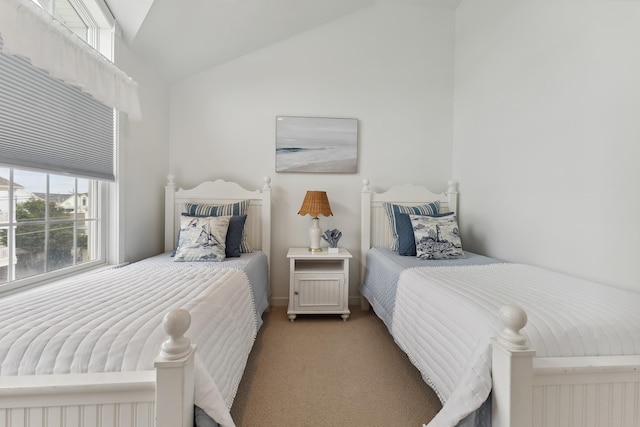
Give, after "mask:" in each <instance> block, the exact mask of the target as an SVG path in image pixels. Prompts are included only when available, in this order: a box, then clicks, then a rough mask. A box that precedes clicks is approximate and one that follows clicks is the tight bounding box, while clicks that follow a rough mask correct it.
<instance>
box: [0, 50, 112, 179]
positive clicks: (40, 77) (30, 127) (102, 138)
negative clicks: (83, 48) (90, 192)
mask: <svg viewBox="0 0 640 427" xmlns="http://www.w3.org/2000/svg"><path fill="white" fill-rule="evenodd" d="M2 48H3V46H2V39H1V38H0V163H4V164H7V165H12V166H22V167H27V168H33V169H38V170H43V171H47V172H52V173H61V174H69V175H75V176H81V177H86V178H94V179H102V180H111V181H113V180H115V174H114V161H115V160H114V159H115V146H114V110H113V108H111V107H107V106H105V105H104V104H102V103H101V102H99V101H97V100H96V99H95V98H93V97H92V96H91V95H88V94H87V93H85V92H82V91H81V90H80V89H78V88H77V87H74V86H71V85H68V84H66V83H64V82H62V81H61V80H59V79H56V78H53V77H51V76H50V75H49V74H48V73H47V72H46V71H43V70H41V69H39V68H36V67H34V66H33V65H31V63H30V62H29V61H28V60H27V59H25V58H23V57H20V56H16V55H12V54H9V53H7V52H5V51H4V50H3V49H2ZM61 60H64V59H63V58H61Z"/></svg>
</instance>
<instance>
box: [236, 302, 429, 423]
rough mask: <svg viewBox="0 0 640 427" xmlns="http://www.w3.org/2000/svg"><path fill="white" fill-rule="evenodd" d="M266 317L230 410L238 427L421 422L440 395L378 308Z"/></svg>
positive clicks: (280, 310)
mask: <svg viewBox="0 0 640 427" xmlns="http://www.w3.org/2000/svg"><path fill="white" fill-rule="evenodd" d="M350 309H351V317H350V318H349V320H347V321H346V322H343V321H342V320H341V319H340V317H339V316H333V315H304V316H298V317H297V319H296V320H295V322H293V323H291V322H289V320H288V318H287V313H286V307H273V308H272V309H271V311H270V312H269V313H265V315H264V319H265V323H264V326H263V327H262V329H261V330H260V331H259V333H258V338H257V340H256V343H255V346H254V348H253V351H252V353H251V355H250V356H249V361H248V362H247V367H246V370H245V373H244V376H243V379H242V382H241V383H240V387H239V389H238V393H237V395H236V398H235V401H234V404H233V407H232V409H231V415H232V416H233V419H234V420H235V422H236V425H237V426H238V427H270V426H274V427H275V426H278V427H316V426H318V427H320V426H322V427H335V426H348V427H360V426H362V427H365V426H366V427H376V426H380V427H382V426H384V427H410V426H415V427H420V426H422V424H423V423H427V422H428V421H429V420H431V418H432V417H433V416H434V415H435V414H436V412H437V411H438V410H439V409H440V402H439V400H438V398H437V397H436V395H435V394H434V393H433V391H432V390H431V389H430V388H429V387H428V386H427V385H426V384H425V383H424V382H423V380H422V378H421V376H420V373H419V372H418V370H417V369H416V368H415V367H414V366H413V365H411V363H410V362H409V359H408V358H407V356H406V355H405V354H404V353H403V352H402V351H401V350H400V349H399V348H398V347H397V346H396V344H395V343H394V342H393V338H391V335H389V332H388V331H387V329H386V327H385V326H384V324H383V323H382V321H380V319H378V318H377V317H376V316H375V315H374V313H373V312H371V311H368V312H363V311H361V310H360V308H359V307H350Z"/></svg>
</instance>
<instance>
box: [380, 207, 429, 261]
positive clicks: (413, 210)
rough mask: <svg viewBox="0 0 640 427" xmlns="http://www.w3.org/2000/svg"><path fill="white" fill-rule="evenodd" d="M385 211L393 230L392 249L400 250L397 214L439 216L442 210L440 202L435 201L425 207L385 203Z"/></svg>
mask: <svg viewBox="0 0 640 427" xmlns="http://www.w3.org/2000/svg"><path fill="white" fill-rule="evenodd" d="M383 206H384V210H385V211H386V212H387V218H388V219H389V226H390V228H391V237H392V241H391V249H392V250H394V251H397V250H398V228H397V224H396V215H395V214H396V213H405V214H413V215H437V214H438V212H439V210H440V202H439V201H435V202H431V203H427V204H425V205H418V206H407V205H398V204H394V203H387V202H384V203H383Z"/></svg>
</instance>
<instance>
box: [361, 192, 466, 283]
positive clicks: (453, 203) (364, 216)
mask: <svg viewBox="0 0 640 427" xmlns="http://www.w3.org/2000/svg"><path fill="white" fill-rule="evenodd" d="M448 185H449V186H448V188H447V191H446V192H444V193H440V194H436V193H433V192H432V191H430V190H429V189H427V188H425V187H422V186H419V185H396V186H394V187H391V188H390V189H389V190H387V191H385V192H384V193H375V192H373V191H372V190H371V186H370V185H369V180H368V179H364V180H363V181H362V206H361V220H360V227H361V230H360V235H361V246H360V251H361V252H360V259H361V265H362V268H361V271H360V277H361V279H362V278H364V268H365V260H366V255H367V251H368V250H369V249H370V248H372V247H383V248H390V247H391V242H392V240H391V229H390V228H389V220H388V219H387V213H386V211H385V209H384V206H383V203H384V202H388V203H400V204H403V205H421V204H424V203H428V202H435V201H436V200H437V201H439V202H440V211H441V212H456V211H457V210H458V189H457V183H456V182H455V181H449V184H448Z"/></svg>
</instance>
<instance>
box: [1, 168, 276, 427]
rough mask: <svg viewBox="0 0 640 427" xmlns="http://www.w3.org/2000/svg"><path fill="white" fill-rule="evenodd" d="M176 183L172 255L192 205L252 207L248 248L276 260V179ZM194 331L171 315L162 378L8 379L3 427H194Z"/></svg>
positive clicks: (168, 222)
mask: <svg viewBox="0 0 640 427" xmlns="http://www.w3.org/2000/svg"><path fill="white" fill-rule="evenodd" d="M168 181H169V182H168V184H167V185H166V187H165V190H166V200H165V207H166V209H165V250H167V251H169V250H172V249H173V248H174V247H175V239H176V236H177V232H178V227H179V224H180V218H179V217H180V213H181V212H182V208H183V207H184V203H185V202H186V201H193V202H200V203H209V204H223V203H229V202H234V201H239V200H246V199H249V200H250V201H251V202H250V207H249V212H248V215H247V222H246V224H245V231H246V233H247V239H248V243H249V245H250V246H251V247H252V248H254V249H261V250H262V251H263V252H264V253H265V254H266V255H267V259H269V258H270V252H271V250H270V248H271V226H270V224H271V185H270V183H271V180H270V179H269V178H265V179H264V183H263V186H262V188H261V189H260V190H257V191H248V190H246V189H244V188H242V187H241V186H240V185H238V184H235V183H232V182H225V181H223V180H216V181H213V182H204V183H202V184H200V185H198V186H197V187H195V188H193V189H190V190H183V189H179V190H177V191H176V186H175V183H174V182H173V176H172V175H169V177H168ZM189 324H190V316H189V313H188V312H186V311H185V310H174V311H171V312H169V313H167V315H166V316H165V318H164V321H163V326H164V329H165V331H166V332H167V339H166V340H165V341H164V343H163V344H162V348H161V349H159V355H158V357H157V358H156V361H155V370H150V371H139V372H108V373H92V374H67V375H27V376H14V377H0V427H154V426H155V427H192V426H193V405H194V375H193V372H194V369H193V364H194V355H195V351H196V347H195V346H194V345H192V344H191V342H190V340H189V338H187V337H185V336H184V333H185V332H186V331H187V329H188V327H189Z"/></svg>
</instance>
